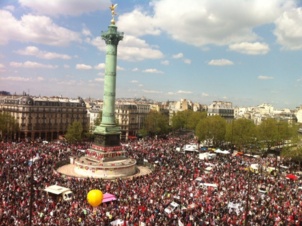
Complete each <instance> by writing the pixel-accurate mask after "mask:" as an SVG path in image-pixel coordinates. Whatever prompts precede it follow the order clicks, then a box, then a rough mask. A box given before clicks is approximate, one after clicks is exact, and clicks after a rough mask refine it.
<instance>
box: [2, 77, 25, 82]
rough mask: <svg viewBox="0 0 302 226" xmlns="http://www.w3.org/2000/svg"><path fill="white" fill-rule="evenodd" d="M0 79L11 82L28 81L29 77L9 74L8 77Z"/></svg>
mask: <svg viewBox="0 0 302 226" xmlns="http://www.w3.org/2000/svg"><path fill="white" fill-rule="evenodd" d="M0 80H2V81H3V80H4V81H12V82H28V81H30V80H31V78H25V77H20V76H9V77H0Z"/></svg>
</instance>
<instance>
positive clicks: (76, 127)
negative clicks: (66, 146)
mask: <svg viewBox="0 0 302 226" xmlns="http://www.w3.org/2000/svg"><path fill="white" fill-rule="evenodd" d="M82 137H83V126H82V123H81V122H79V121H74V122H73V123H72V124H70V125H69V126H68V129H67V133H66V135H65V138H66V140H67V141H68V142H70V143H75V142H79V141H81V140H82Z"/></svg>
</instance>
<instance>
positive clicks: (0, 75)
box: [0, 0, 302, 109]
mask: <svg viewBox="0 0 302 226" xmlns="http://www.w3.org/2000/svg"><path fill="white" fill-rule="evenodd" d="M112 3H113V4H118V6H117V8H116V13H117V15H116V16H115V20H116V25H117V27H118V31H120V32H124V39H123V40H122V41H121V42H120V43H119V46H118V66H117V88H116V97H117V98H135V97H136V98H140V97H146V98H147V99H153V100H156V101H167V100H176V101H177V100H179V99H188V100H191V101H193V102H198V103H201V104H208V105H209V104H211V103H212V102H213V101H216V100H221V101H230V102H232V103H233V106H256V105H260V104H262V103H269V104H272V105H273V106H275V107H276V108H290V109H294V108H295V107H297V106H300V105H301V104H302V101H301V100H300V96H301V94H302V89H301V84H302V65H301V63H300V61H301V60H300V59H302V26H301V24H302V5H301V1H299V0H267V1H265V3H264V2H263V1H259V0H250V1H243V0H231V1H228V3H227V4H226V2H225V1H223V0H180V1H177V4H176V1H174V0H157V1H144V0H129V1H122V0H118V1H108V0H103V1H100V0H87V1H85V2H83V1H82V0H69V1H64V0H52V1H49V2H45V1H43V0H19V1H17V0H16V1H2V2H1V3H0V18H1V21H2V26H1V27H0V33H1V34H2V35H1V37H0V46H1V49H2V51H1V53H0V90H5V91H9V92H10V93H15V92H16V93H17V94H19V93H22V92H23V91H25V92H28V93H29V94H30V95H35V96H39V95H41V96H60V95H62V96H66V97H71V98H72V97H77V96H81V97H83V98H88V97H91V98H96V99H102V98H103V85H104V84H103V82H104V68H105V42H104V41H103V40H102V39H101V36H100V35H101V31H106V30H107V27H108V26H109V24H110V20H111V12H110V10H109V6H110V5H111V4H112Z"/></svg>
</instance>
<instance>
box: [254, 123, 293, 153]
mask: <svg viewBox="0 0 302 226" xmlns="http://www.w3.org/2000/svg"><path fill="white" fill-rule="evenodd" d="M296 136H297V127H296V126H295V125H290V124H288V123H287V122H286V121H277V120H276V119H273V118H269V119H266V120H264V121H263V122H262V123H261V124H260V125H259V126H258V140H259V141H261V143H263V144H265V145H266V147H267V148H268V149H270V148H272V147H278V146H280V145H281V146H282V144H284V141H285V140H290V139H295V137H296Z"/></svg>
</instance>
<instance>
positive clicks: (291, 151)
mask: <svg viewBox="0 0 302 226" xmlns="http://www.w3.org/2000/svg"><path fill="white" fill-rule="evenodd" d="M281 156H282V157H283V158H285V159H288V160H290V161H291V160H294V161H296V162H298V163H299V166H300V165H301V162H302V147H301V146H298V147H293V148H284V149H282V151H281Z"/></svg>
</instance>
